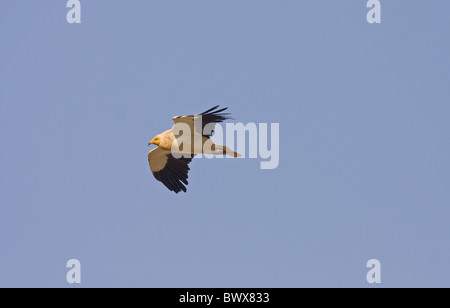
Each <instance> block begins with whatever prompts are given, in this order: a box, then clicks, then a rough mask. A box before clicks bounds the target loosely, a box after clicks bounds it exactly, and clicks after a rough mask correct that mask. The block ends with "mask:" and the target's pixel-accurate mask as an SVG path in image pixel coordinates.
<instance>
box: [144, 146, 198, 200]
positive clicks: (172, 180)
mask: <svg viewBox="0 0 450 308" xmlns="http://www.w3.org/2000/svg"><path fill="white" fill-rule="evenodd" d="M192 158H193V156H192V157H190V158H185V157H181V158H175V157H173V155H172V153H171V152H170V151H166V150H163V149H161V148H160V147H157V148H155V149H153V150H151V151H150V152H148V163H149V165H150V170H151V171H152V173H153V176H154V177H155V179H157V180H158V181H160V182H161V183H163V184H164V185H165V186H166V187H167V188H168V189H169V190H171V191H174V192H176V193H179V192H180V191H184V192H186V186H185V185H188V181H187V178H188V171H189V166H188V164H189V163H190V162H191V160H192ZM183 184H184V185H183Z"/></svg>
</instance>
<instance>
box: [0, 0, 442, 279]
mask: <svg viewBox="0 0 450 308" xmlns="http://www.w3.org/2000/svg"><path fill="white" fill-rule="evenodd" d="M381 3H382V23H381V24H368V23H367V21H366V13H367V11H368V9H367V8H366V1H331V0H326V1H325V0H322V1H282V2H280V1H278V2H277V1H272V0H271V1H268V0H264V1H261V0H258V1H255V0H247V1H237V0H227V1H206V0H202V1H198V0H191V1H143V0H141V1H130V2H125V1H112V0H110V1H107V0H98V1H86V0H84V1H83V0H82V1H81V4H82V9H81V12H82V23H81V24H68V23H67V22H66V12H67V11H68V9H67V8H66V1H56V0H52V1H45V2H42V1H39V2H38V1H24V0H17V1H1V3H0V142H1V151H0V203H1V205H0V287H11V286H25V287H55V286H56V287H68V286H70V285H68V284H67V282H66V273H67V270H68V269H67V268H66V267H65V265H66V262H67V261H68V260H69V259H72V258H76V259H79V260H80V262H81V266H82V284H81V286H83V287H121V286H123V287H310V286H313V287H315V286H318V287H350V286H351V287H372V286H371V285H369V284H368V283H367V282H366V273H367V271H368V269H367V268H366V262H367V261H368V260H369V259H373V258H376V259H379V260H380V261H381V266H382V284H381V286H384V287H420V286H427V287H429V286H440V287H443V286H445V287H449V286H450V284H449V280H448V277H449V275H450V265H449V260H450V246H449V238H450V226H449V217H450V209H449V205H450V192H449V186H450V155H449V152H450V142H449V141H450V139H449V131H450V121H449V116H450V104H449V102H450V87H449V84H450V78H449V72H450V57H449V55H450V40H449V36H448V30H449V29H450V20H449V18H448V12H449V10H450V2H448V1H445V0H436V1H414V0H413V1H406V0H401V1H400V0H397V1H381ZM219 104H220V105H222V106H228V107H229V108H230V111H231V112H232V113H233V116H234V118H235V119H236V121H239V122H243V123H248V122H255V123H280V164H279V167H278V168H277V169H275V170H261V169H260V168H259V163H260V161H259V160H258V159H237V160H231V159H227V160H224V159H213V160H208V159H197V160H194V161H193V162H192V163H191V172H190V174H189V180H190V184H189V186H188V192H187V193H186V194H178V195H176V194H174V193H172V192H170V191H168V190H167V189H166V188H165V187H164V186H163V185H162V184H161V183H159V182H157V181H156V180H155V179H154V178H153V176H152V175H151V173H150V170H149V167H148V163H147V152H148V150H149V148H148V146H147V143H148V141H149V140H150V139H151V138H152V137H154V136H155V135H156V134H158V133H160V132H162V131H164V130H166V129H169V128H170V127H171V126H172V122H171V117H172V116H175V115H180V114H192V113H196V112H201V111H204V110H206V109H208V108H210V107H212V106H214V105H219Z"/></svg>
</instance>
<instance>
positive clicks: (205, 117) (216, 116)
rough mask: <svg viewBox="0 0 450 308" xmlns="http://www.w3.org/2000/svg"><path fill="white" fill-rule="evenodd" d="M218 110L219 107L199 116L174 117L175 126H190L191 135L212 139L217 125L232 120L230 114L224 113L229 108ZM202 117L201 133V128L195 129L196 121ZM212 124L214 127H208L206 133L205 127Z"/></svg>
mask: <svg viewBox="0 0 450 308" xmlns="http://www.w3.org/2000/svg"><path fill="white" fill-rule="evenodd" d="M218 108H219V106H215V107H213V108H211V109H208V110H206V111H204V112H202V113H200V114H198V115H185V116H177V117H173V118H172V120H173V122H174V123H175V125H177V124H179V123H185V124H188V125H189V127H190V129H191V134H193V133H194V132H196V133H199V134H202V135H203V136H205V137H211V136H212V134H213V132H214V128H215V124H216V123H220V122H223V121H225V120H228V119H231V117H230V116H229V115H230V113H224V112H223V111H225V110H227V109H228V108H222V109H218ZM200 117H201V119H202V127H201V131H200V127H197V126H198V125H195V126H196V127H194V121H195V120H198V119H199V118H200ZM211 123H212V124H213V125H212V126H208V129H207V131H204V130H205V126H206V125H208V124H211Z"/></svg>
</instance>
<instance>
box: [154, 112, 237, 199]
mask: <svg viewBox="0 0 450 308" xmlns="http://www.w3.org/2000/svg"><path fill="white" fill-rule="evenodd" d="M227 109H228V108H222V109H219V106H215V107H213V108H211V109H208V110H206V111H205V112H202V113H200V114H199V115H187V116H177V117H173V118H172V120H173V122H174V123H175V124H174V126H173V127H172V129H169V130H167V131H165V132H163V133H161V134H159V135H157V136H155V137H154V138H153V139H152V140H151V141H150V142H149V143H148V145H151V144H154V145H156V146H158V147H157V148H155V149H153V150H151V151H150V152H149V153H148V162H149V164H150V170H151V171H152V173H153V176H154V177H155V178H156V179H157V180H158V181H160V182H161V183H163V184H164V185H165V186H166V187H167V188H168V189H169V190H171V191H174V192H175V193H179V192H180V191H184V192H186V186H185V185H188V181H187V178H188V171H189V170H190V169H189V166H188V165H189V163H190V162H191V160H192V158H193V157H194V156H195V154H220V155H223V154H225V155H229V156H232V157H240V156H241V155H240V154H238V153H236V152H234V151H233V150H231V149H230V148H228V147H226V146H222V145H217V144H215V143H214V142H213V141H212V140H211V139H210V137H211V136H212V134H213V132H214V127H215V125H216V123H220V122H223V121H225V120H228V119H231V117H229V115H230V114H229V113H224V111H225V110H227ZM200 124H201V125H200ZM186 132H187V133H189V135H187V133H186ZM185 145H188V146H187V147H186V146H185ZM189 145H190V146H189ZM174 149H175V151H174Z"/></svg>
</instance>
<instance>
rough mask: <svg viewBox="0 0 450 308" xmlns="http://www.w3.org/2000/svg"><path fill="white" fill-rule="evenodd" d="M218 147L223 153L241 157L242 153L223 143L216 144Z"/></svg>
mask: <svg viewBox="0 0 450 308" xmlns="http://www.w3.org/2000/svg"><path fill="white" fill-rule="evenodd" d="M216 149H217V150H219V151H222V154H223V155H228V156H232V157H241V156H242V155H241V154H239V153H237V152H235V151H233V150H232V149H230V148H229V147H226V146H223V145H216Z"/></svg>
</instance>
